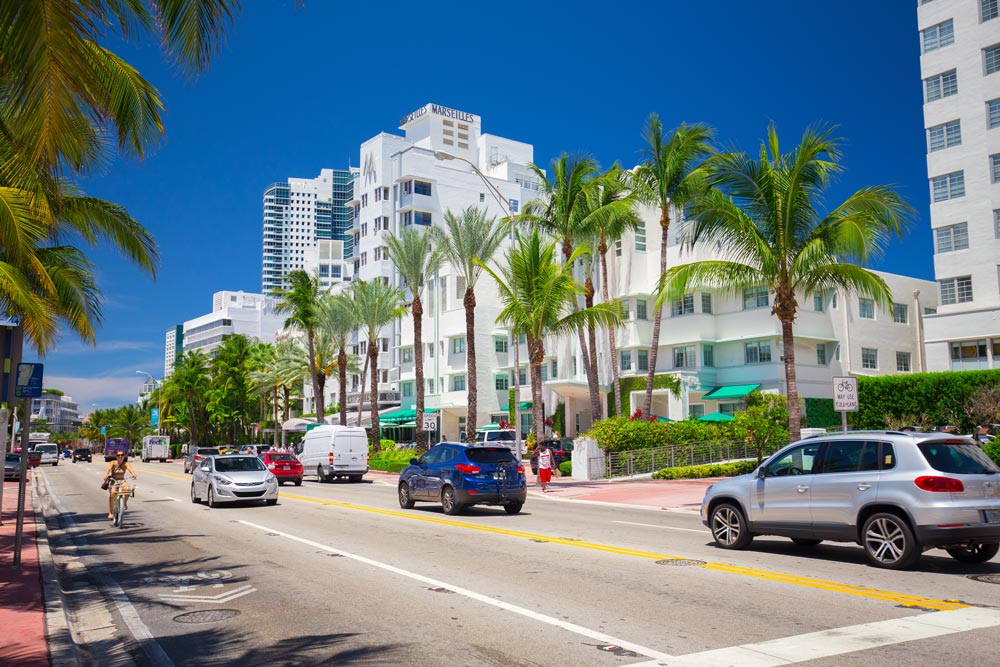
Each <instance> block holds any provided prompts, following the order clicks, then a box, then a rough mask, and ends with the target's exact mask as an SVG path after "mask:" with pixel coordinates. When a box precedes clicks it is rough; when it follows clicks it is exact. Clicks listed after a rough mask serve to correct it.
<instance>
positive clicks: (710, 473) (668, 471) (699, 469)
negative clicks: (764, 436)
mask: <svg viewBox="0 0 1000 667" xmlns="http://www.w3.org/2000/svg"><path fill="white" fill-rule="evenodd" d="M756 469H757V462H756V461H736V462H734V463H710V464H708V465H703V466H684V467H682V468H664V469H663V470H657V471H656V472H655V473H653V479H701V478H704V477H735V476H736V475H745V474H747V473H750V472H753V471H754V470H756Z"/></svg>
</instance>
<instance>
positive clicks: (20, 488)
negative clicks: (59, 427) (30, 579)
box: [14, 398, 31, 568]
mask: <svg viewBox="0 0 1000 667" xmlns="http://www.w3.org/2000/svg"><path fill="white" fill-rule="evenodd" d="M30 400H31V399H28V398H22V399H21V415H22V417H21V470H20V474H19V475H18V478H17V525H16V527H15V528H14V567H16V568H20V567H21V543H22V541H23V536H24V494H25V491H26V489H27V479H28V431H29V430H30V429H29V428H28V427H29V426H30V424H31V419H30V417H31V412H30V410H31V404H30V403H29V401H30Z"/></svg>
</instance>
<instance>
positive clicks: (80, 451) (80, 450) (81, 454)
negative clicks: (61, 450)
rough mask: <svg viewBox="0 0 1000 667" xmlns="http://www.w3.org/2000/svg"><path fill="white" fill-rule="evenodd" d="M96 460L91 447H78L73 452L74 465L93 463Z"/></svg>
mask: <svg viewBox="0 0 1000 667" xmlns="http://www.w3.org/2000/svg"><path fill="white" fill-rule="evenodd" d="M93 460H94V453H93V452H92V451H90V448H89V447H77V448H76V449H74V450H73V463H76V462H77V461H86V462H87V463H91V462H92V461H93Z"/></svg>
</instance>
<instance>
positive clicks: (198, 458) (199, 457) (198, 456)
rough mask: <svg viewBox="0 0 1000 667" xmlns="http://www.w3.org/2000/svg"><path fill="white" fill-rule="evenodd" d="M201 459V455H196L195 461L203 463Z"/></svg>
mask: <svg viewBox="0 0 1000 667" xmlns="http://www.w3.org/2000/svg"><path fill="white" fill-rule="evenodd" d="M201 458H202V456H201V454H195V455H194V460H195V461H201Z"/></svg>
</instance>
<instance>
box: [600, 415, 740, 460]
mask: <svg viewBox="0 0 1000 667" xmlns="http://www.w3.org/2000/svg"><path fill="white" fill-rule="evenodd" d="M586 435H587V436H588V437H591V438H594V439H596V440H597V443H598V444H599V445H600V447H601V449H603V450H604V451H605V452H627V451H631V450H635V449H651V448H654V447H668V446H670V445H686V444H690V443H706V442H728V441H732V440H735V439H736V434H735V429H734V426H733V423H732V422H723V423H718V424H715V423H710V422H699V421H683V422H649V421H639V420H636V421H629V420H628V418H627V417H611V418H610V419H603V420H601V421H599V422H597V423H595V424H594V425H593V426H592V427H591V429H590V430H589V431H587V433H586Z"/></svg>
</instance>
